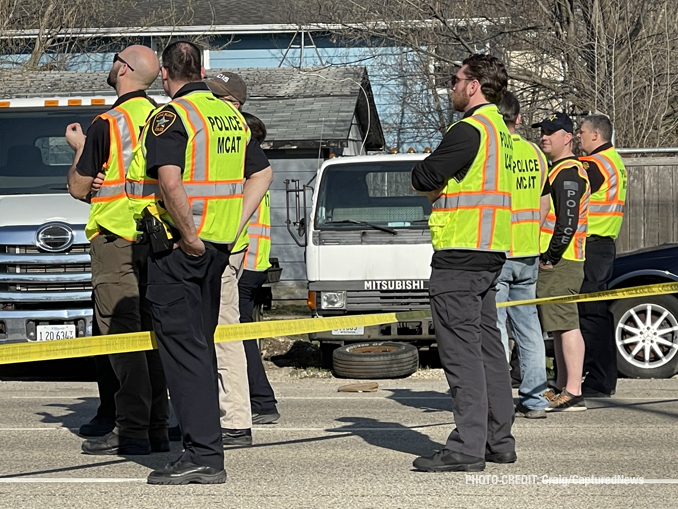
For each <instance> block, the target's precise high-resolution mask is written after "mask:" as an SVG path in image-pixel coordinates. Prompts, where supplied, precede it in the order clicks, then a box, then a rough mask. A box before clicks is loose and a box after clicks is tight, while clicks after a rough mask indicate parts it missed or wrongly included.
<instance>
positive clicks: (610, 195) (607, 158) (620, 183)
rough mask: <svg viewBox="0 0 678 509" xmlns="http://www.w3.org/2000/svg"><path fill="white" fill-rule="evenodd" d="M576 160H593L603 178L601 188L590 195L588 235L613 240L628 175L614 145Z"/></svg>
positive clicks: (620, 223) (617, 231) (619, 220)
mask: <svg viewBox="0 0 678 509" xmlns="http://www.w3.org/2000/svg"><path fill="white" fill-rule="evenodd" d="M579 159H580V160H581V161H582V162H583V163H584V167H586V163H587V162H589V161H592V162H595V163H596V164H597V165H598V168H600V172H601V173H602V174H603V178H604V179H605V180H604V182H603V185H602V186H600V189H598V191H596V192H595V193H593V194H591V203H590V204H589V231H588V235H589V236H591V235H599V236H600V237H611V238H613V239H616V238H617V235H619V230H621V226H622V221H623V220H624V204H625V203H626V178H627V175H626V168H625V167H624V162H623V161H622V158H621V156H620V155H619V153H618V152H617V151H616V150H615V149H614V147H610V148H608V149H605V150H601V151H600V152H598V153H596V154H593V155H590V156H586V157H580V158H579Z"/></svg>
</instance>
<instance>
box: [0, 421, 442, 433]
mask: <svg viewBox="0 0 678 509" xmlns="http://www.w3.org/2000/svg"><path fill="white" fill-rule="evenodd" d="M349 425H350V424H349ZM449 425H450V423H443V424H424V425H420V426H411V427H402V428H379V427H376V426H375V427H372V428H345V427H344V426H338V427H336V428H327V427H326V428H278V427H274V426H267V427H265V428H263V427H262V428H256V427H255V428H252V429H253V430H254V431H345V432H349V431H407V430H411V429H418V428H433V427H435V426H449ZM60 430H66V431H77V430H78V428H64V427H59V428H0V431H60Z"/></svg>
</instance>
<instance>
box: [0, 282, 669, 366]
mask: <svg viewBox="0 0 678 509" xmlns="http://www.w3.org/2000/svg"><path fill="white" fill-rule="evenodd" d="M669 293H678V283H661V284H656V285H646V286H634V287H631V288H623V289H620V290H607V291H604V292H594V293H587V294H582V295H563V296H558V297H545V298H542V299H530V300H520V301H512V302H503V303H500V304H497V307H510V306H524V305H530V304H538V305H544V304H547V305H548V304H567V303H573V302H593V301H601V300H613V299H630V298H633V297H643V296H648V295H665V294H669ZM430 316H431V312H430V311H428V310H427V311H407V312H397V313H377V314H372V315H352V316H339V317H324V318H301V319H296V320H271V321H267V322H254V323H240V324H234V325H220V326H218V327H217V330H216V333H215V336H214V341H215V342H223V341H242V340H246V339H258V338H268V337H274V336H291V335H297V334H310V333H314V332H324V331H329V330H333V329H348V328H352V327H365V326H370V325H383V324H388V323H397V322H407V321H412V320H421V319H423V318H428V317H430ZM155 348H157V343H156V338H155V335H154V334H153V333H151V332H134V333H128V334H110V335H107V336H86V337H80V338H75V339H62V340H58V341H40V342H26V343H12V344H9V345H2V346H0V364H16V363H19V362H34V361H45V360H56V359H68V358H75V357H90V356H93V355H108V354H116V353H129V352H140V351H144V350H153V349H155Z"/></svg>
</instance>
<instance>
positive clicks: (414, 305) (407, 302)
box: [346, 290, 429, 312]
mask: <svg viewBox="0 0 678 509" xmlns="http://www.w3.org/2000/svg"><path fill="white" fill-rule="evenodd" d="M428 307H429V297H428V290H422V291H411V290H409V291H399V290H374V291H370V290H359V291H357V290H356V291H354V290H349V291H347V292H346V310H347V311H361V310H367V309H369V310H379V311H387V312H388V311H399V310H405V309H407V310H419V309H428Z"/></svg>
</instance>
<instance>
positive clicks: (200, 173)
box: [170, 97, 209, 192]
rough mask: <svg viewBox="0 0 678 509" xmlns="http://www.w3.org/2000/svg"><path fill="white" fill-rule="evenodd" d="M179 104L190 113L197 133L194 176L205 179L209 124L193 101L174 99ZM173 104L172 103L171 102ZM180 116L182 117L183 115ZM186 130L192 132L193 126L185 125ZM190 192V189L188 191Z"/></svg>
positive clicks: (189, 116) (195, 134)
mask: <svg viewBox="0 0 678 509" xmlns="http://www.w3.org/2000/svg"><path fill="white" fill-rule="evenodd" d="M172 102H174V103H176V104H178V105H179V106H183V107H184V109H185V110H186V112H187V113H188V119H189V120H190V121H191V123H192V124H193V126H195V129H196V131H195V133H194V135H193V144H194V146H195V159H194V160H193V178H192V179H191V180H194V181H198V182H200V181H204V180H206V176H207V151H208V150H209V146H208V144H207V126H206V125H205V123H204V122H203V120H202V117H201V116H200V113H198V110H197V109H196V108H195V106H194V105H193V103H192V102H190V101H188V100H187V99H186V98H184V97H181V98H179V99H175V100H174V101H172ZM170 104H171V103H170ZM179 118H181V119H182V121H183V117H181V115H179ZM184 127H185V128H186V132H189V133H190V132H191V131H192V130H193V128H192V127H191V126H187V125H185V126H184ZM186 192H188V191H186Z"/></svg>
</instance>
